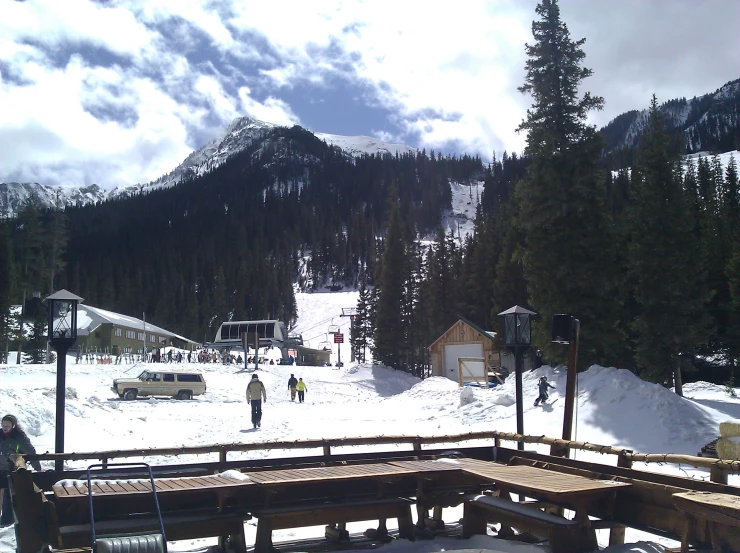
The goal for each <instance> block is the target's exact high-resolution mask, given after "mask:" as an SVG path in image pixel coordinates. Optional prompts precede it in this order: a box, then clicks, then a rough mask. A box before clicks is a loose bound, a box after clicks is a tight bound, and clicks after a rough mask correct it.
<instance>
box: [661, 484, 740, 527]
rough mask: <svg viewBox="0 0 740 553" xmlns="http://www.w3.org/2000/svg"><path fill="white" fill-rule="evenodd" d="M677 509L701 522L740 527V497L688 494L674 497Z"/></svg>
mask: <svg viewBox="0 0 740 553" xmlns="http://www.w3.org/2000/svg"><path fill="white" fill-rule="evenodd" d="M673 503H674V504H675V506H676V508H677V509H679V510H681V511H684V512H686V513H689V514H690V515H692V516H694V517H696V518H698V519H700V520H702V519H703V520H711V521H714V522H719V523H721V524H727V525H729V526H738V527H740V497H738V496H734V495H727V494H721V493H711V492H686V493H677V494H675V495H674V496H673Z"/></svg>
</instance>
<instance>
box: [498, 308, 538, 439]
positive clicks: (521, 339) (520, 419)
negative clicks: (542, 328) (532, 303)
mask: <svg viewBox="0 0 740 553" xmlns="http://www.w3.org/2000/svg"><path fill="white" fill-rule="evenodd" d="M499 315H501V316H502V317H503V318H504V344H505V345H506V347H508V348H509V349H510V350H512V351H513V352H514V372H515V378H516V433H517V434H519V435H520V436H521V435H524V403H523V392H522V372H523V370H524V369H523V367H522V364H523V363H522V356H523V354H524V350H526V349H527V348H528V347H529V346H530V345H531V343H532V326H531V324H530V323H531V318H532V317H533V316H536V315H537V313H535V312H534V311H530V310H529V309H525V308H524V307H520V306H518V305H515V306H514V307H512V308H511V309H507V310H506V311H502V312H501V313H499ZM517 448H518V449H520V450H523V449H524V442H523V441H521V440H520V441H519V442H518V443H517Z"/></svg>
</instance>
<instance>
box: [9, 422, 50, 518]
mask: <svg viewBox="0 0 740 553" xmlns="http://www.w3.org/2000/svg"><path fill="white" fill-rule="evenodd" d="M0 428H2V430H0V505H2V507H1V508H2V512H0V528H2V527H4V526H10V525H11V524H13V507H12V504H11V502H10V490H9V482H8V479H9V478H10V473H11V471H12V469H13V463H12V461H11V460H10V456H11V455H12V454H14V453H27V454H35V453H36V449H34V447H33V445H31V440H29V439H28V435H27V434H26V433H25V432H24V431H23V430H22V429H21V427H20V426H18V419H16V418H15V417H14V416H13V415H5V416H4V417H3V420H2V423H1V425H0ZM31 466H32V467H33V468H34V469H36V470H38V471H40V470H41V463H39V462H38V461H35V460H34V461H31Z"/></svg>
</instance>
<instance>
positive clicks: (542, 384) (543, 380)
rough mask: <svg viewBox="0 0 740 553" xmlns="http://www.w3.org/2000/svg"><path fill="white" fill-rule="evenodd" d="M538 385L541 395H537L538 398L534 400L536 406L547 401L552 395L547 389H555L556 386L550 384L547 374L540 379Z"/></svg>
mask: <svg viewBox="0 0 740 553" xmlns="http://www.w3.org/2000/svg"><path fill="white" fill-rule="evenodd" d="M537 387H538V388H539V390H540V395H539V396H538V397H537V399H535V400H534V406H535V407H537V406H538V405H539V404H540V402H542V403H545V400H546V399H547V398H548V397H550V396H549V395H548V394H547V389H548V388H552V389H553V390H554V389H555V386H553V385H552V384H550V383H549V382H548V381H547V377H546V376H543V377H541V378H540V381H539V382H538V383H537Z"/></svg>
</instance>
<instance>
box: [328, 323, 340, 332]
mask: <svg viewBox="0 0 740 553" xmlns="http://www.w3.org/2000/svg"><path fill="white" fill-rule="evenodd" d="M340 332H341V331H340V329H339V325H329V332H328V333H329V334H339V333H340Z"/></svg>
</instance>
